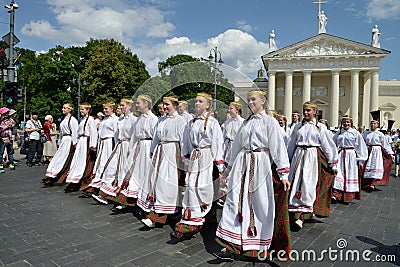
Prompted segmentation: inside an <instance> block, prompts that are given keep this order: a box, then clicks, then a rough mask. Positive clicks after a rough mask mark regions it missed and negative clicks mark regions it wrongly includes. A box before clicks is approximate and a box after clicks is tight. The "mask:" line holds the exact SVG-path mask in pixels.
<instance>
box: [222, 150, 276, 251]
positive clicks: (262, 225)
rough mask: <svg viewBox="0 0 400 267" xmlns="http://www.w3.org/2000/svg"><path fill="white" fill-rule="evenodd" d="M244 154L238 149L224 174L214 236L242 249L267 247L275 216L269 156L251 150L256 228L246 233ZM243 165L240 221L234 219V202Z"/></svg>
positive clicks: (246, 179)
mask: <svg viewBox="0 0 400 267" xmlns="http://www.w3.org/2000/svg"><path fill="white" fill-rule="evenodd" d="M244 155H245V152H244V151H243V150H242V151H241V152H239V154H238V156H237V157H236V160H235V162H234V164H233V167H232V170H231V172H230V175H229V177H228V179H229V183H228V184H229V187H228V194H227V198H226V201H225V205H224V209H223V211H222V217H221V221H220V223H219V226H218V228H217V233H216V235H217V236H218V237H219V238H222V239H224V240H226V241H228V242H231V243H233V244H236V245H242V248H243V250H244V251H246V250H267V249H268V248H269V246H270V244H271V240H272V235H273V230H274V218H275V202H274V188H273V178H272V171H271V162H270V157H269V155H268V154H267V152H256V153H254V155H255V164H254V191H253V196H252V198H253V210H254V221H255V222H254V224H255V226H256V229H257V235H256V236H249V235H248V227H249V225H250V205H249V203H250V202H249V194H248V191H249V171H250V155H249V154H247V155H246V166H243V164H242V162H243V157H244ZM243 168H246V178H245V184H244V191H243V201H242V215H243V221H242V222H241V223H240V222H239V220H238V207H239V205H238V203H239V194H240V187H241V176H242V174H241V173H242V169H243Z"/></svg>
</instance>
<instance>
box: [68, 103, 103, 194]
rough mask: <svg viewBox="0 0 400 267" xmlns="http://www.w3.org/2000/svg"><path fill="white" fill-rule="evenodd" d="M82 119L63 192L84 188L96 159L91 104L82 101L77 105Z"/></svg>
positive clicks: (95, 131) (89, 178)
mask: <svg viewBox="0 0 400 267" xmlns="http://www.w3.org/2000/svg"><path fill="white" fill-rule="evenodd" d="M79 110H80V113H81V116H82V120H81V122H80V123H79V127H78V143H77V144H76V151H75V154H74V157H73V158H72V162H71V166H70V168H69V171H68V176H67V180H66V182H67V184H68V185H67V187H66V188H65V192H72V191H76V190H78V187H79V184H80V190H81V191H83V190H86V189H87V188H88V186H89V184H90V182H91V174H92V170H93V165H94V161H95V160H96V147H97V128H96V124H95V122H94V119H93V117H92V116H90V111H91V110H92V106H91V105H90V104H88V103H82V104H81V105H80V106H79Z"/></svg>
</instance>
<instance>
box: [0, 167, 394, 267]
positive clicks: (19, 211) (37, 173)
mask: <svg viewBox="0 0 400 267" xmlns="http://www.w3.org/2000/svg"><path fill="white" fill-rule="evenodd" d="M24 163H25V162H24V161H21V162H20V163H19V164H18V166H17V169H16V170H15V171H8V170H7V171H6V173H2V174H0V185H1V186H0V266H203V265H220V266H253V264H255V265H256V266H265V265H272V266H310V265H313V266H332V265H334V266H393V265H396V266H400V260H399V259H400V245H399V234H400V232H399V231H400V227H399V226H400V205H399V203H398V201H400V192H399V188H400V183H399V178H394V177H393V178H392V179H391V182H390V186H386V187H380V188H381V190H382V191H379V192H373V193H363V198H362V200H361V201H355V202H354V203H351V204H350V205H347V206H346V205H341V204H336V205H334V206H333V209H332V215H331V217H330V218H324V219H318V218H316V219H315V220H314V221H313V222H312V223H307V224H305V226H304V228H303V229H302V230H301V231H300V232H298V233H292V242H293V249H294V250H296V251H298V252H299V254H300V256H299V259H301V255H302V253H303V252H304V250H315V251H316V257H317V258H319V257H320V256H321V254H320V252H322V251H323V250H324V249H326V250H327V251H328V252H329V248H331V250H338V245H339V246H342V245H343V244H344V243H345V242H347V246H346V247H345V248H343V249H340V250H338V251H336V252H334V251H331V257H329V253H325V254H323V255H324V259H323V261H313V262H310V261H308V262H293V261H290V262H283V261H279V260H278V259H274V260H273V261H272V262H270V261H264V262H256V263H253V262H251V261H249V260H248V259H246V258H238V259H237V260H236V261H235V262H233V263H221V262H220V261H219V260H216V259H215V258H214V257H213V256H212V255H211V254H210V252H212V251H213V250H216V249H218V248H219V247H218V245H216V244H215V242H214V241H213V240H214V239H213V238H214V233H215V228H216V226H215V225H209V226H208V227H206V228H205V229H203V230H202V232H201V234H200V235H198V236H196V237H195V238H192V239H191V240H187V241H185V242H183V243H179V244H176V245H173V244H169V243H168V241H169V233H170V232H171V229H172V225H173V223H171V225H165V226H164V227H163V228H156V229H153V230H151V231H140V229H141V228H142V223H141V222H140V221H139V220H138V219H137V218H136V217H135V216H134V214H133V213H126V214H119V215H113V214H112V212H111V211H110V210H109V208H110V207H111V206H110V205H109V206H103V205H98V204H96V203H95V201H94V200H92V199H88V198H82V196H81V193H79V192H73V193H68V194H66V193H64V191H63V189H64V188H63V187H57V186H55V187H52V188H42V186H41V183H40V178H41V177H42V175H43V174H44V173H45V167H44V166H42V167H39V166H38V167H32V168H28V167H26V166H25V165H24ZM219 216H220V211H219ZM339 239H342V240H340V241H342V242H341V243H340V244H338V240H339ZM345 245H346V244H345ZM353 250H356V251H357V252H358V253H359V255H360V262H355V261H345V259H346V255H348V259H350V260H351V259H353V258H352V255H351V253H350V252H352V251H353ZM365 250H370V251H371V253H372V254H370V255H367V254H368V251H367V254H366V255H365V256H369V258H370V259H372V260H375V259H376V257H381V259H383V258H384V257H389V255H395V257H396V258H397V260H393V259H390V260H391V262H390V263H389V262H386V263H382V262H377V261H371V262H365V261H364V260H363V258H362V253H363V251H365ZM293 255H294V256H296V254H293ZM341 255H342V256H341ZM304 256H305V258H304V259H308V258H307V255H306V254H304ZM333 256H337V257H338V260H337V261H336V262H335V261H332V260H330V259H333V258H332V257H333ZM341 258H342V259H343V260H342V261H340V259H341Z"/></svg>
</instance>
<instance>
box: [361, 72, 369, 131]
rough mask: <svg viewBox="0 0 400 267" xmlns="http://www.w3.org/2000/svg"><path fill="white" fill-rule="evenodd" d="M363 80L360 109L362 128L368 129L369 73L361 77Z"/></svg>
mask: <svg viewBox="0 0 400 267" xmlns="http://www.w3.org/2000/svg"><path fill="white" fill-rule="evenodd" d="M363 78H364V84H363V89H364V92H363V107H362V111H363V112H362V126H364V127H365V128H366V129H368V128H369V122H370V114H369V112H370V108H369V102H370V92H371V73H370V72H366V73H365V74H364V75H363Z"/></svg>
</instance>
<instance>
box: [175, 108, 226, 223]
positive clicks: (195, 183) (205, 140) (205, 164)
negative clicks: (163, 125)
mask: <svg viewBox="0 0 400 267" xmlns="http://www.w3.org/2000/svg"><path fill="white" fill-rule="evenodd" d="M207 116H208V117H207ZM206 121H207V124H206V125H205V123H206ZM204 130H205V132H204ZM223 142H224V141H223V135H222V131H221V127H220V125H219V123H218V121H217V120H216V119H215V118H214V117H211V116H209V115H208V114H207V113H206V114H205V115H203V116H198V117H196V118H195V119H193V120H192V121H190V122H189V123H188V124H187V125H186V127H185V131H184V133H183V138H182V142H181V146H182V155H183V158H184V159H185V161H186V162H187V164H186V165H187V166H188V172H187V174H186V181H187V187H186V190H185V193H184V196H183V202H182V208H183V216H182V219H181V221H180V223H183V224H188V225H197V226H201V225H203V222H204V216H205V215H206V214H207V213H208V212H209V211H210V209H211V205H212V202H213V200H214V186H213V167H214V164H215V165H216V166H217V168H218V170H219V171H220V172H222V171H223V170H224V159H223Z"/></svg>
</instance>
